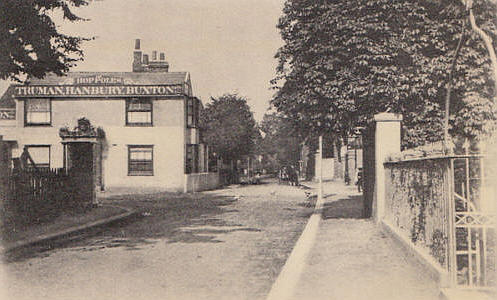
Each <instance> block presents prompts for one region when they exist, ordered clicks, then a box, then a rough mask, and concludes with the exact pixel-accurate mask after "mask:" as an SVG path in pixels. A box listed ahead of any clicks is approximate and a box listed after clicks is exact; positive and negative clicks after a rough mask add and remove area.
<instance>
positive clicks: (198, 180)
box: [183, 172, 220, 193]
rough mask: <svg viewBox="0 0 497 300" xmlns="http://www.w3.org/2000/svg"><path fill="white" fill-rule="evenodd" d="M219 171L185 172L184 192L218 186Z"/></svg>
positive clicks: (210, 188)
mask: <svg viewBox="0 0 497 300" xmlns="http://www.w3.org/2000/svg"><path fill="white" fill-rule="evenodd" d="M219 185H220V181H219V173H217V172H215V173H195V174H185V186H184V190H183V191H184V192H185V193H191V192H200V191H206V190H212V189H215V188H217V187H219Z"/></svg>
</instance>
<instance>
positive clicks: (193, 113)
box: [186, 97, 199, 128]
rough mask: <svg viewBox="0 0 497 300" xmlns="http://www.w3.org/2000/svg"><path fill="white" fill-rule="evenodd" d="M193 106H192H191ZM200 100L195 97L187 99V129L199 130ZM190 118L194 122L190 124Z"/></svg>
mask: <svg viewBox="0 0 497 300" xmlns="http://www.w3.org/2000/svg"><path fill="white" fill-rule="evenodd" d="M190 104H191V105H190ZM198 107H199V104H198V100H197V98H195V97H187V98H186V127H187V128H197V127H198V119H199V117H198ZM190 117H191V118H192V121H191V122H190Z"/></svg>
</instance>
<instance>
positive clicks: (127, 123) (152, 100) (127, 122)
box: [124, 97, 154, 127]
mask: <svg viewBox="0 0 497 300" xmlns="http://www.w3.org/2000/svg"><path fill="white" fill-rule="evenodd" d="M132 101H138V102H145V101H148V102H150V110H145V109H138V110H129V107H130V104H131V102H132ZM125 102H126V104H125V106H126V108H125V113H124V114H125V119H126V126H131V127H152V126H154V99H153V98H150V97H133V98H126V99H125ZM130 112H150V123H148V122H147V123H143V122H130V120H129V113H130Z"/></svg>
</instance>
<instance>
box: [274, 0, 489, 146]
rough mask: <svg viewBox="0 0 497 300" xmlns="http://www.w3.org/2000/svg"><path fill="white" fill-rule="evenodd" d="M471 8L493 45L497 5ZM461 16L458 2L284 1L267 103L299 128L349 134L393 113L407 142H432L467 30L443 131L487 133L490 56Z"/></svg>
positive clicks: (482, 3) (439, 127)
mask: <svg viewBox="0 0 497 300" xmlns="http://www.w3.org/2000/svg"><path fill="white" fill-rule="evenodd" d="M473 8H474V9H473V10H474V11H475V14H476V16H477V21H478V23H479V26H480V27H481V28H482V29H483V30H485V32H487V33H488V34H489V35H490V36H491V37H493V40H494V41H495V40H496V39H495V37H496V35H497V30H496V29H497V25H496V20H495V17H494V12H495V8H496V7H495V3H493V2H491V1H488V0H480V1H477V2H475V3H474V5H473ZM466 18H467V11H466V8H465V7H464V6H463V5H462V4H461V2H460V1H456V0H439V1H433V0H419V1H409V0H399V1H389V0H351V1H328V0H287V1H286V3H285V6H284V9H283V15H282V16H281V18H280V20H279V23H278V28H279V30H280V32H281V36H282V38H283V41H284V45H283V46H282V47H281V48H280V49H279V50H278V52H277V53H276V58H277V60H278V66H277V70H276V71H277V76H276V77H275V78H274V79H273V81H272V83H273V85H274V87H275V89H276V93H275V95H274V97H273V99H272V101H271V103H272V105H273V106H274V107H275V108H276V109H277V110H278V111H279V112H281V113H283V114H285V115H286V116H288V117H290V118H293V119H296V120H299V121H301V124H305V126H303V127H302V128H301V130H302V131H304V132H306V134H312V133H316V132H318V133H331V134H333V135H334V136H336V137H337V138H346V137H347V136H348V134H349V133H350V130H351V129H352V128H353V127H355V126H361V125H364V124H365V123H366V122H367V121H368V120H370V119H371V117H372V116H373V115H374V114H375V113H378V112H384V111H390V112H396V113H401V114H402V115H403V116H404V122H403V125H404V126H403V128H404V132H403V134H404V139H403V140H404V145H405V146H414V145H419V144H423V143H425V142H426V141H428V142H429V141H436V140H439V139H441V138H442V135H443V116H444V107H445V104H444V99H445V95H446V92H447V90H446V85H447V81H448V70H449V69H450V66H451V63H452V61H453V55H454V52H455V50H456V47H457V43H458V41H459V38H460V35H461V33H462V31H463V30H462V29H463V26H466V27H467V29H466V30H465V37H464V44H463V46H462V48H461V50H460V55H459V58H458V60H457V61H456V66H455V71H454V74H453V76H452V77H453V90H452V101H451V106H450V109H451V111H450V113H451V119H450V125H451V131H450V132H451V134H453V135H460V136H466V137H475V136H478V135H480V134H482V133H485V132H488V131H489V130H490V129H491V128H492V127H493V126H494V124H495V114H494V112H495V107H494V105H493V99H492V98H493V95H495V91H494V84H493V79H492V78H491V68H490V61H489V58H488V53H487V51H486V50H485V45H484V43H483V42H482V41H481V39H480V38H479V36H478V35H477V34H476V33H474V32H472V31H471V30H470V27H469V24H468V23H467V22H463V20H465V19H466Z"/></svg>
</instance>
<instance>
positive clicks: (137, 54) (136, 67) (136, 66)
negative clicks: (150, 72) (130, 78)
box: [133, 39, 143, 72]
mask: <svg viewBox="0 0 497 300" xmlns="http://www.w3.org/2000/svg"><path fill="white" fill-rule="evenodd" d="M141 71H143V68H142V52H141V51H140V39H136V40H135V51H133V72H141Z"/></svg>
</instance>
